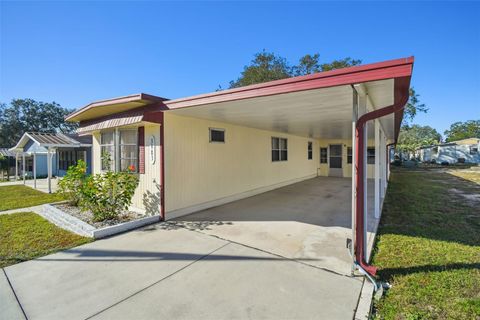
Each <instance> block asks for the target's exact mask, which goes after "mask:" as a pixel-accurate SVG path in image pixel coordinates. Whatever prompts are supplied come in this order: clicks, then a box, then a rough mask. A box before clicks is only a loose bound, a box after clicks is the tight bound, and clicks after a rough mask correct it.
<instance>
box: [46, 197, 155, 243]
mask: <svg viewBox="0 0 480 320" xmlns="http://www.w3.org/2000/svg"><path fill="white" fill-rule="evenodd" d="M38 214H40V215H41V216H42V217H44V218H45V219H47V220H48V221H50V222H52V223H53V224H55V225H57V226H59V227H60V228H63V229H66V230H69V231H71V232H74V233H76V234H78V235H81V236H84V237H91V238H94V239H101V238H105V237H108V236H112V235H115V234H118V233H122V232H125V231H129V230H133V229H136V228H140V227H143V226H146V225H149V224H152V223H157V222H160V216H159V215H156V216H147V217H144V218H140V219H137V220H133V221H128V222H123V223H119V224H117V225H113V226H108V227H103V228H99V229H97V228H95V227H94V226H92V225H90V224H88V223H86V222H84V221H82V220H80V219H78V218H76V217H73V216H71V215H69V214H68V213H65V212H63V211H62V210H60V209H58V208H56V207H55V206H53V205H52V204H45V205H43V207H42V210H39V212H38Z"/></svg>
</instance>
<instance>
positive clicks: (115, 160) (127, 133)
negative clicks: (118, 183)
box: [100, 129, 138, 172]
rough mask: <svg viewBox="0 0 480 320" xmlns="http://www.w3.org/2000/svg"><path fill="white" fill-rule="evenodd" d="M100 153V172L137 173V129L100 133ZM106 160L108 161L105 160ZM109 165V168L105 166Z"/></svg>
mask: <svg viewBox="0 0 480 320" xmlns="http://www.w3.org/2000/svg"><path fill="white" fill-rule="evenodd" d="M100 149H101V150H100V151H101V156H102V171H106V170H112V171H126V170H128V171H133V172H138V132H137V129H124V130H118V129H117V130H114V131H105V132H102V133H101V141H100ZM106 158H108V160H106ZM108 163H110V167H109V168H108V167H107V164H108Z"/></svg>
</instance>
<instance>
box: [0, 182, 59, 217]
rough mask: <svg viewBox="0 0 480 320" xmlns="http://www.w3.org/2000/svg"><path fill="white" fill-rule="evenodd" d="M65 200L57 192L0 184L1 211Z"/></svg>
mask: <svg viewBox="0 0 480 320" xmlns="http://www.w3.org/2000/svg"><path fill="white" fill-rule="evenodd" d="M61 200H64V199H63V197H62V196H61V195H59V194H57V193H51V194H48V193H43V192H40V191H38V190H35V189H32V188H30V187H26V186H22V185H14V186H0V211H3V210H10V209H17V208H26V207H33V206H38V205H40V204H44V203H51V202H56V201H61Z"/></svg>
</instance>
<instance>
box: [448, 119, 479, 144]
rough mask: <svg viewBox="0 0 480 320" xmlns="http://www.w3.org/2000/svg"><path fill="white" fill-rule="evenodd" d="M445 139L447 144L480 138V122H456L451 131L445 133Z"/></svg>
mask: <svg viewBox="0 0 480 320" xmlns="http://www.w3.org/2000/svg"><path fill="white" fill-rule="evenodd" d="M445 137H446V141H447V142H451V141H456V140H462V139H467V138H480V120H468V121H465V122H455V123H453V124H452V125H451V126H450V130H446V131H445Z"/></svg>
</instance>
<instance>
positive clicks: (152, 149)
mask: <svg viewBox="0 0 480 320" xmlns="http://www.w3.org/2000/svg"><path fill="white" fill-rule="evenodd" d="M155 154H156V152H155V136H153V135H152V136H150V164H155Z"/></svg>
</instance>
